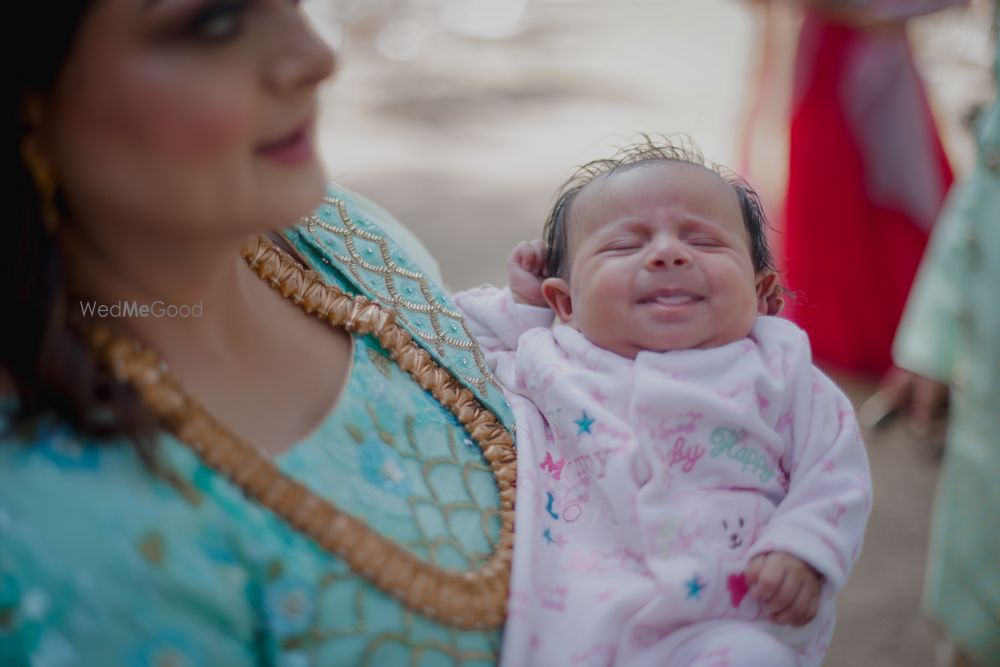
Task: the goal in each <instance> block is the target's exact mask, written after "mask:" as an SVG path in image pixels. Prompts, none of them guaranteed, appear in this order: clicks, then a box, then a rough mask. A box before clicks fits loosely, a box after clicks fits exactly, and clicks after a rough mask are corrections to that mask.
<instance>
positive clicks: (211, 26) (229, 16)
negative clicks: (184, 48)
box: [189, 0, 247, 42]
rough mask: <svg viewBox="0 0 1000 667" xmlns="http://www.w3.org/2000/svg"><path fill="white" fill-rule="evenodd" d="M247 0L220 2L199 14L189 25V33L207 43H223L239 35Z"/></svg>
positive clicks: (224, 0)
mask: <svg viewBox="0 0 1000 667" xmlns="http://www.w3.org/2000/svg"><path fill="white" fill-rule="evenodd" d="M246 6H247V0H220V1H219V2H213V3H212V4H210V5H208V6H207V7H205V8H204V9H203V10H202V11H201V12H199V13H198V14H197V15H196V16H195V17H194V19H192V21H191V23H190V25H189V33H190V34H191V35H192V36H194V37H195V38H197V39H199V40H203V41H205V42H223V41H226V40H228V39H231V38H233V37H235V36H236V35H238V34H239V32H240V29H241V28H242V25H243V12H244V10H245V9H246Z"/></svg>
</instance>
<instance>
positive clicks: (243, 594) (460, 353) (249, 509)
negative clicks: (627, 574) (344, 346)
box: [0, 190, 511, 667]
mask: <svg viewBox="0 0 1000 667" xmlns="http://www.w3.org/2000/svg"><path fill="white" fill-rule="evenodd" d="M286 237H287V238H288V240H289V241H290V242H291V243H292V244H293V245H294V246H295V247H296V248H297V249H298V250H299V251H300V252H301V253H302V254H303V255H304V256H305V257H306V258H307V259H308V260H309V262H310V263H311V264H312V265H313V267H314V268H315V269H316V270H317V271H319V272H320V273H321V275H323V277H324V278H325V279H327V280H328V281H330V282H331V283H333V284H336V285H338V286H340V287H341V288H343V289H345V290H346V291H349V292H352V293H356V292H361V293H364V294H366V295H367V296H369V297H371V298H375V299H377V300H379V301H381V302H382V303H383V304H384V305H386V306H387V307H389V308H391V309H393V310H395V311H396V312H397V316H398V318H399V319H400V321H401V322H402V323H403V324H404V326H406V327H407V328H408V329H409V331H410V332H411V334H412V335H413V336H414V339H415V340H416V341H418V343H420V344H422V345H423V346H425V348H426V349H427V350H428V351H429V352H430V353H431V354H432V355H434V356H435V357H436V358H437V359H438V361H439V363H442V365H445V366H446V367H448V368H452V369H455V370H456V373H457V375H458V377H459V378H460V379H461V380H462V381H463V382H465V383H466V385H467V386H469V388H470V389H472V390H473V391H474V392H475V393H476V394H477V396H479V397H480V399H481V400H482V401H483V402H484V403H485V404H486V405H487V407H489V408H491V409H492V410H493V411H494V412H495V413H496V414H497V416H498V417H499V418H500V419H501V421H502V422H503V423H504V424H505V425H506V426H508V428H509V427H510V424H511V416H510V413H509V409H508V408H507V406H506V405H505V404H504V401H503V396H502V394H501V392H500V390H499V388H498V387H497V386H496V385H495V383H494V381H493V379H492V377H491V376H489V375H488V373H484V372H483V370H482V368H481V367H480V364H481V362H482V359H481V354H480V352H479V350H478V348H476V347H475V346H474V345H473V344H472V340H471V337H470V336H469V334H468V332H467V331H466V330H465V326H464V323H463V322H462V321H461V319H458V318H457V313H455V315H456V316H452V313H454V312H455V311H454V309H453V308H452V306H451V304H450V302H449V301H448V300H447V298H446V297H445V295H444V294H443V292H442V291H441V290H440V288H439V287H437V286H436V285H435V284H433V283H431V282H430V281H429V280H428V279H427V278H426V277H425V276H424V275H423V273H422V272H421V271H420V270H419V268H418V267H417V266H416V265H415V264H413V262H412V261H411V260H410V259H409V258H408V257H407V256H406V255H405V254H404V252H403V251H402V250H401V249H400V248H398V247H397V246H396V245H395V244H394V243H393V242H392V241H391V240H390V239H388V238H386V237H384V236H383V235H382V234H381V232H380V230H379V228H378V227H377V226H376V225H375V224H373V223H372V222H370V221H368V220H367V219H365V217H364V215H362V214H361V213H360V212H359V209H358V207H357V206H356V205H355V200H354V199H353V196H352V195H350V194H348V193H346V192H340V191H334V190H331V192H330V196H329V197H328V201H327V202H326V203H324V204H323V205H322V206H321V207H320V209H319V210H318V211H317V212H316V215H315V216H314V218H313V219H311V220H310V221H309V222H308V223H307V224H303V225H301V226H299V227H296V228H294V229H291V230H289V231H287V232H286ZM159 449H160V453H161V456H162V459H163V461H164V463H165V464H166V465H167V467H168V468H169V469H170V470H172V471H173V472H174V473H176V474H175V477H176V479H174V480H171V481H168V480H167V479H166V477H164V476H159V477H157V476H153V475H151V474H150V473H149V472H148V470H147V469H146V468H145V467H144V466H143V465H142V464H141V462H140V461H139V460H138V458H137V457H136V455H135V454H134V453H133V450H132V449H131V447H130V446H129V445H127V444H125V443H118V444H111V445H101V446H95V445H94V444H93V443H89V442H86V441H84V440H82V439H81V438H79V437H78V436H77V435H76V434H74V433H73V432H72V431H71V430H70V429H68V428H67V427H65V426H64V425H60V424H58V423H54V422H47V423H43V424H41V425H40V426H39V428H38V430H37V432H36V433H35V435H34V437H33V438H32V439H31V441H30V442H12V441H11V439H10V437H9V436H5V439H4V441H3V442H2V443H0V664H3V665H29V664H30V665H53V666H62V665H87V666H89V665H100V666H102V667H103V666H105V665H126V666H129V667H132V666H140V665H142V666H160V667H166V666H168V665H169V666H171V667H180V666H182V665H184V666H195V665H206V666H208V665H211V666H216V665H219V666H227V667H228V666H233V667H239V666H242V665H247V666H249V665H278V666H282V667H299V666H305V665H323V666H324V667H325V666H327V665H374V666H378V667H382V666H392V665H421V666H423V665H427V666H432V665H470V666H471V665H492V664H495V662H496V654H497V650H498V646H499V633H498V632H496V631H491V632H470V631H459V630H455V629H453V628H448V627H445V626H442V625H439V624H437V623H435V622H433V621H431V620H429V619H427V618H425V617H423V616H421V615H419V614H416V613H413V612H410V611H408V610H406V609H404V608H403V607H401V605H400V604H399V603H398V602H396V600H395V599H393V598H392V597H390V596H388V595H386V594H385V593H383V592H382V591H380V590H378V589H377V588H375V587H374V586H372V585H371V584H369V583H367V582H366V581H364V580H362V579H360V578H358V577H356V576H355V575H354V574H353V573H352V572H351V571H350V570H349V569H348V568H347V567H346V565H345V564H344V563H343V561H341V560H340V559H338V558H336V557H334V556H332V555H330V554H328V553H326V552H324V551H322V550H321V549H319V548H318V547H317V546H315V545H314V544H313V543H312V542H310V541H309V540H308V539H307V538H305V537H303V536H302V535H300V534H298V533H296V532H295V531H293V530H292V529H290V528H289V527H287V526H286V525H285V524H284V523H283V522H282V521H281V520H280V519H278V518H277V517H275V516H274V515H272V514H271V513H270V512H269V511H268V510H266V509H262V508H261V507H259V506H257V505H255V504H253V503H251V502H249V501H247V500H246V499H245V498H244V497H243V496H242V495H241V494H240V493H239V491H237V490H236V489H235V488H234V487H232V486H231V485H230V484H229V483H228V482H227V481H226V480H225V479H223V478H222V477H220V476H219V475H218V474H216V473H215V471H213V470H211V469H209V468H206V467H205V466H203V465H202V464H201V463H200V462H199V461H198V460H197V459H196V458H195V456H194V455H193V454H192V453H191V452H190V451H189V450H188V449H187V448H186V447H184V446H183V445H182V444H181V443H179V442H177V441H176V440H174V439H173V438H172V437H171V436H169V435H163V436H162V438H161V441H160V443H159ZM276 462H277V464H278V465H279V467H281V469H282V470H283V471H284V472H286V473H287V474H289V475H291V476H293V477H295V478H296V479H298V480H300V481H302V482H304V483H306V484H307V485H308V486H309V487H310V488H311V489H313V491H315V492H316V493H319V494H320V495H322V496H324V497H326V498H328V499H330V500H332V501H333V502H335V503H336V504H337V505H338V506H339V507H340V508H342V509H344V510H346V511H348V512H350V513H351V514H353V515H355V516H358V517H361V518H363V519H364V520H365V521H366V522H367V523H368V524H369V525H370V526H371V527H372V528H373V529H375V530H377V531H379V532H380V533H382V534H385V535H388V536H390V537H392V538H393V539H395V540H396V541H398V542H399V543H401V544H403V545H404V546H406V547H407V548H408V549H409V550H410V551H412V552H413V553H414V554H416V555H417V556H418V557H420V558H423V559H425V560H428V561H431V562H433V563H435V564H437V565H439V566H441V567H445V568H454V569H462V570H465V569H471V568H474V567H476V566H477V565H479V564H481V563H482V562H483V561H484V560H485V559H486V558H487V557H488V555H489V554H490V553H491V552H492V549H493V545H494V544H495V542H496V540H497V537H498V535H499V517H498V512H497V508H498V498H497V491H496V486H495V483H494V481H493V478H492V476H491V474H490V472H489V469H488V468H487V467H486V465H485V464H484V462H483V460H482V457H481V455H480V452H479V449H478V446H477V445H476V444H475V443H474V442H472V440H471V439H470V438H469V436H468V434H467V433H466V431H465V430H464V429H463V428H462V427H461V426H460V425H459V424H458V422H457V420H455V419H454V417H453V416H452V415H451V413H449V412H448V411H446V410H445V409H444V408H442V407H441V406H440V405H439V404H438V403H437V402H436V401H435V400H434V399H433V397H431V396H430V395H429V394H428V393H427V392H425V391H423V390H422V389H421V388H420V387H419V386H418V385H417V384H416V383H415V382H414V381H413V380H412V379H411V378H410V377H409V376H408V375H407V374H406V373H404V372H402V371H400V369H399V368H398V367H397V366H396V365H395V364H394V363H393V362H392V361H391V360H390V359H389V358H388V357H387V356H386V353H385V351H384V350H382V349H381V348H380V346H379V344H378V343H377V341H375V340H374V339H372V338H370V337H360V336H359V337H355V339H354V354H353V366H352V369H351V373H350V377H349V379H348V384H347V386H346V388H345V391H344V392H343V393H342V396H341V398H340V400H339V402H338V404H337V406H336V407H335V409H334V410H333V412H332V413H331V414H330V415H329V416H328V418H327V419H326V420H325V421H324V423H323V424H321V426H320V427H319V428H318V429H317V430H316V431H315V432H314V433H312V434H311V435H310V436H309V437H308V438H306V439H305V440H304V441H302V442H299V443H297V444H296V445H295V446H294V447H293V448H292V449H290V450H289V451H287V452H286V453H284V454H283V455H281V456H280V457H278V458H277V459H276Z"/></svg>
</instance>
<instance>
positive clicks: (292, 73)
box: [266, 5, 336, 92]
mask: <svg viewBox="0 0 1000 667" xmlns="http://www.w3.org/2000/svg"><path fill="white" fill-rule="evenodd" d="M288 9H289V10H290V13H289V14H288V15H287V21H282V22H281V26H280V27H278V26H277V25H275V28H274V29H275V30H276V31H277V38H276V46H277V48H275V49H274V51H273V52H272V60H271V63H270V66H269V67H268V68H267V73H266V76H267V78H268V83H269V85H270V87H271V88H273V89H275V90H278V91H282V92H290V91H295V90H299V89H304V88H311V87H314V86H316V85H318V84H319V83H320V82H322V81H323V80H324V79H326V78H328V77H329V76H330V75H331V74H333V72H334V68H335V66H336V57H335V55H334V52H333V49H331V48H330V47H329V46H328V45H327V44H326V42H324V41H323V40H322V39H321V38H320V37H319V35H318V34H316V32H315V31H314V30H313V28H312V26H311V25H310V24H309V21H308V19H306V18H305V17H304V16H303V15H302V14H301V12H300V10H299V9H297V8H296V7H295V6H294V5H289V6H288Z"/></svg>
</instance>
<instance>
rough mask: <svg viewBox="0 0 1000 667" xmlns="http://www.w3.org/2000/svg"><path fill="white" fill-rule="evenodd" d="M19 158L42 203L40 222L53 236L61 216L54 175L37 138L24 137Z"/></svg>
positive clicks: (57, 228)
mask: <svg viewBox="0 0 1000 667" xmlns="http://www.w3.org/2000/svg"><path fill="white" fill-rule="evenodd" d="M21 158H22V159H23V160H24V163H25V165H27V167H28V171H30V172H31V179H32V180H33V181H34V182H35V190H37V191H38V197H39V199H41V203H42V224H43V225H44V226H45V231H46V232H48V234H49V236H54V235H55V233H56V232H57V231H58V230H59V225H60V223H61V222H62V217H61V216H60V215H59V208H58V207H57V206H56V176H55V171H54V170H53V169H52V167H51V166H49V163H48V161H46V160H45V158H43V157H42V155H41V150H40V149H39V147H38V142H37V140H35V139H33V138H31V137H26V138H25V139H24V141H22V142H21Z"/></svg>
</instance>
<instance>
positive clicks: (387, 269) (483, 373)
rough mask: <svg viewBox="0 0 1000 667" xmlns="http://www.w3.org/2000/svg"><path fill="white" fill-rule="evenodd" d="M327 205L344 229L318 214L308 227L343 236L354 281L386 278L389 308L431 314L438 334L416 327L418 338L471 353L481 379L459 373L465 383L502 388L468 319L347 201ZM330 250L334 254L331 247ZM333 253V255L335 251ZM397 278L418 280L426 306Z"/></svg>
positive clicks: (308, 221)
mask: <svg viewBox="0 0 1000 667" xmlns="http://www.w3.org/2000/svg"><path fill="white" fill-rule="evenodd" d="M323 202H324V203H325V204H327V205H329V206H332V207H333V208H334V209H336V211H337V215H338V217H339V218H340V221H341V222H342V223H343V225H344V227H343V228H338V227H335V226H333V225H331V224H329V223H327V222H325V221H323V220H322V219H321V218H320V217H319V216H317V215H316V214H315V213H314V214H312V215H310V216H308V217H307V218H306V228H307V229H308V230H310V231H313V230H314V229H315V228H316V227H319V228H320V229H322V230H324V231H326V232H328V233H330V234H333V235H334V236H337V237H339V238H340V239H341V240H342V241H343V243H344V247H345V248H346V249H347V256H336V257H337V260H338V261H339V262H340V263H341V264H342V265H343V266H344V267H345V268H346V269H347V270H348V271H349V272H350V274H351V275H352V276H353V277H354V279H355V280H357V281H358V282H360V283H362V284H366V285H367V284H368V281H367V280H365V278H364V277H363V276H362V275H361V274H360V273H359V272H358V267H360V268H362V269H364V270H365V271H368V272H369V273H372V274H375V275H379V276H382V279H383V280H384V281H385V289H386V291H387V292H388V293H389V297H388V299H385V301H387V303H386V306H387V307H390V308H392V309H393V311H395V312H396V313H397V314H398V315H399V316H400V317H403V318H404V319H405V318H406V314H405V311H407V310H409V311H413V312H416V313H422V314H425V315H427V317H428V319H429V320H430V323H431V328H433V329H434V333H433V334H425V333H423V332H421V331H420V330H419V327H414V330H415V331H416V335H417V336H419V337H420V338H421V339H422V340H424V341H426V342H427V343H429V344H431V345H433V346H434V349H436V350H437V351H438V354H442V355H443V354H444V344H447V345H450V346H451V347H454V348H456V349H459V350H464V351H466V352H469V354H470V355H471V357H472V361H473V363H474V364H475V366H476V370H478V371H479V376H478V377H476V376H474V375H468V374H465V373H461V371H458V370H455V371H454V372H457V373H460V374H461V376H462V377H463V378H465V380H467V381H468V382H469V383H471V384H472V385H473V386H475V387H476V388H477V389H478V390H479V391H481V392H484V393H485V392H486V385H487V383H489V384H492V385H493V386H494V387H496V388H497V389H500V388H501V387H500V384H499V383H498V382H497V380H496V378H495V377H493V372H492V371H490V369H489V366H487V364H486V359H485V358H484V357H483V353H482V351H481V350H480V349H479V346H478V345H476V344H475V343H474V342H473V341H474V340H475V337H474V336H473V335H472V331H470V330H469V327H468V324H466V322H465V318H463V317H462V314H461V313H460V312H458V311H457V310H453V309H451V308H447V307H446V306H444V305H443V304H441V303H439V302H438V300H437V299H436V298H435V297H434V295H433V293H431V290H430V287H429V286H428V284H427V278H426V277H425V276H424V275H422V274H420V273H417V272H415V271H409V270H407V269H404V268H403V267H401V266H400V265H399V264H397V263H396V261H395V260H394V259H393V257H392V253H391V252H390V251H389V244H388V243H387V242H386V240H385V239H384V238H382V237H381V236H379V235H378V234H373V233H372V232H368V231H365V230H364V229H361V228H360V227H358V226H357V225H356V224H355V223H354V221H353V220H351V216H350V215H348V213H347V206H346V204H344V202H343V201H341V200H340V199H337V198H336V197H331V196H330V195H327V196H326V197H325V198H324V199H323ZM355 237H357V238H360V239H362V240H364V241H368V242H369V243H374V244H375V245H376V246H378V254H379V256H380V257H381V258H382V264H381V265H377V264H372V263H370V262H367V261H365V259H364V257H362V253H361V252H359V250H358V248H357V246H356V244H355V243H354V238H355ZM324 246H327V244H324ZM326 249H327V250H328V251H331V249H330V248H329V247H328V246H327V248H326ZM331 254H333V253H332V251H331ZM397 275H399V276H402V277H403V278H406V279H409V280H413V281H415V282H416V283H417V284H418V285H419V287H420V293H421V295H422V296H423V298H424V301H425V302H426V303H419V302H417V301H412V300H410V299H407V298H406V297H405V296H403V295H402V294H401V293H400V292H399V289H398V287H397V286H396V280H395V276H397ZM442 315H443V316H445V317H448V318H450V319H453V320H456V321H457V322H458V326H459V328H460V330H461V331H463V332H464V333H465V336H466V338H465V340H462V339H460V338H455V337H453V336H449V335H448V334H447V333H445V331H444V328H443V327H442V326H441V322H440V319H439V318H440V316H442Z"/></svg>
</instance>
